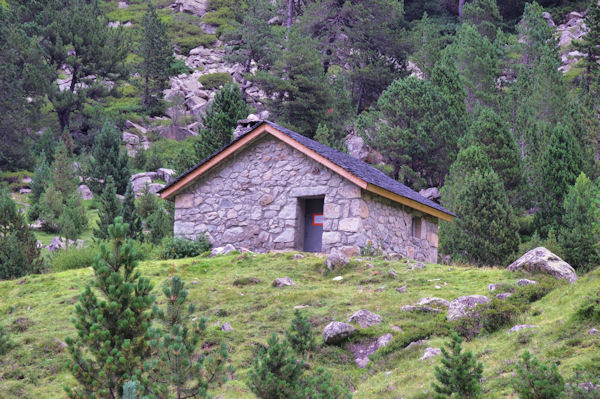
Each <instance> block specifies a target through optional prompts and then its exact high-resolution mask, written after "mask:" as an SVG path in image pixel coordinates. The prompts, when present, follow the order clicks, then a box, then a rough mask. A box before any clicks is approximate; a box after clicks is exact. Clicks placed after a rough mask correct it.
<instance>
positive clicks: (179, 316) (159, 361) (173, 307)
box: [144, 276, 231, 399]
mask: <svg viewBox="0 0 600 399" xmlns="http://www.w3.org/2000/svg"><path fill="white" fill-rule="evenodd" d="M163 294H164V297H165V300H166V302H167V305H166V309H165V310H164V311H163V310H162V309H160V308H158V307H156V306H155V307H154V308H153V310H152V311H153V316H154V319H155V320H157V321H158V323H159V324H160V328H157V329H152V330H151V333H150V334H151V336H152V339H151V340H150V347H151V348H152V351H153V353H154V355H153V357H152V358H151V359H150V360H149V361H147V362H146V364H145V366H144V367H145V370H146V371H147V373H148V379H149V391H150V393H151V394H152V395H153V396H152V397H155V398H159V399H171V398H174V399H183V398H192V397H193V398H198V399H200V398H210V396H209V395H208V389H210V388H213V387H215V386H217V385H220V384H221V383H223V382H224V381H225V380H226V379H227V370H228V369H227V368H226V367H225V366H226V363H227V358H228V351H227V346H226V345H225V343H222V344H221V346H220V349H219V350H218V351H215V352H213V353H209V354H206V352H205V351H204V342H203V340H205V339H206V337H205V335H206V319H204V318H200V319H198V320H197V322H193V320H194V318H193V317H192V316H193V314H194V312H195V311H196V310H197V309H196V307H195V306H194V305H193V304H192V303H190V304H189V306H187V303H186V302H187V295H188V292H187V290H186V289H185V288H184V284H183V281H182V280H181V278H180V277H177V276H174V277H172V278H171V281H170V283H169V284H168V285H166V286H165V287H164V288H163ZM229 371H230V372H231V369H229Z"/></svg>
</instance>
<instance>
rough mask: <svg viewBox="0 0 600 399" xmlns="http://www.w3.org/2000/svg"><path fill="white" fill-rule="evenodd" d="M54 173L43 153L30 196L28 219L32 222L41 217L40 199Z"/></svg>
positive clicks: (33, 179) (32, 182)
mask: <svg viewBox="0 0 600 399" xmlns="http://www.w3.org/2000/svg"><path fill="white" fill-rule="evenodd" d="M51 176H52V172H51V170H50V165H48V162H47V161H46V156H45V154H44V153H43V152H42V153H41V155H40V157H39V158H38V164H37V167H36V168H35V173H34V175H33V178H32V179H31V195H30V196H29V202H30V206H29V210H28V211H27V218H28V219H29V220H30V221H34V220H36V219H38V218H39V216H40V204H39V203H40V199H41V197H42V195H43V194H44V191H45V190H46V186H48V182H49V181H50V179H51V178H52V177H51Z"/></svg>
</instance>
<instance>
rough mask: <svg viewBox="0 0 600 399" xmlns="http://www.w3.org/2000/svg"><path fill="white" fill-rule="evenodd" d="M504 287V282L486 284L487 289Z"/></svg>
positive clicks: (494, 289) (492, 289) (493, 289)
mask: <svg viewBox="0 0 600 399" xmlns="http://www.w3.org/2000/svg"><path fill="white" fill-rule="evenodd" d="M502 287H504V284H488V290H490V291H496V290H497V289H498V288H502Z"/></svg>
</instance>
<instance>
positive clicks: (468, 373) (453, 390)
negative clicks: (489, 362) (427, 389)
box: [432, 332, 483, 399]
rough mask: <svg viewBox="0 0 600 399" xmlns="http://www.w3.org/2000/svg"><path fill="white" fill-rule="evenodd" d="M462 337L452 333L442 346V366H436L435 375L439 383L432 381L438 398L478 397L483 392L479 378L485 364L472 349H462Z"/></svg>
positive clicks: (465, 398)
mask: <svg viewBox="0 0 600 399" xmlns="http://www.w3.org/2000/svg"><path fill="white" fill-rule="evenodd" d="M462 341H463V340H462V338H460V337H459V336H458V334H457V333H455V332H454V333H452V337H451V340H450V341H449V342H447V343H446V344H445V345H444V346H445V348H442V359H441V363H442V367H438V366H436V367H435V371H434V375H435V378H436V380H437V381H438V383H439V385H438V384H435V383H432V386H433V389H434V390H435V392H436V393H437V394H438V395H436V398H447V397H454V396H453V395H454V394H456V395H457V397H459V398H464V399H468V398H476V397H478V396H479V394H480V393H481V384H480V382H479V380H481V377H482V376H483V365H482V364H481V363H477V359H475V357H474V356H473V353H471V351H467V352H463V351H462V346H461V344H462Z"/></svg>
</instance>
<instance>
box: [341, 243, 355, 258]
mask: <svg viewBox="0 0 600 399" xmlns="http://www.w3.org/2000/svg"><path fill="white" fill-rule="evenodd" d="M337 250H338V251H339V253H340V254H341V255H342V256H344V257H346V258H348V259H349V258H353V257H355V256H358V255H360V247H359V246H358V245H346V246H343V247H340V248H339V249H337Z"/></svg>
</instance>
